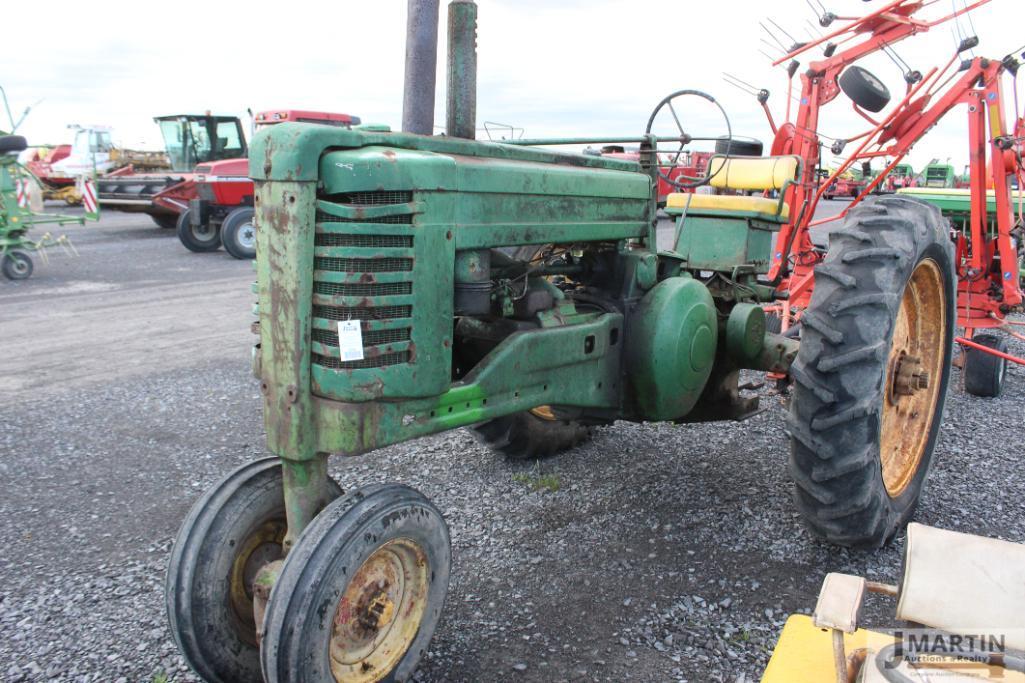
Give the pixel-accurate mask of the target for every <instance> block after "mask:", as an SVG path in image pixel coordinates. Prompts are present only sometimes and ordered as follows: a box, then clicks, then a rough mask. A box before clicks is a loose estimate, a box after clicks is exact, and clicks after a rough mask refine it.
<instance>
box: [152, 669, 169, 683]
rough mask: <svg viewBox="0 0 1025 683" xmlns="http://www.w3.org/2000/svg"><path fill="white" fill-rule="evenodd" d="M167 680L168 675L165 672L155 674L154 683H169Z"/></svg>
mask: <svg viewBox="0 0 1025 683" xmlns="http://www.w3.org/2000/svg"><path fill="white" fill-rule="evenodd" d="M167 680H168V679H167V674H165V673H164V672H163V671H159V672H157V673H155V674H153V683H167Z"/></svg>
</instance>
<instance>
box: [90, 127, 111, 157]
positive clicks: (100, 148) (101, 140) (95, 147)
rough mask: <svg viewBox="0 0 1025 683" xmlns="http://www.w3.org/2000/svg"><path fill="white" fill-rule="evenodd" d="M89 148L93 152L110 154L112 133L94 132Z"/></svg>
mask: <svg viewBox="0 0 1025 683" xmlns="http://www.w3.org/2000/svg"><path fill="white" fill-rule="evenodd" d="M89 147H90V151H91V152H109V151H110V149H111V147H112V145H111V143H110V133H109V132H107V131H105V130H97V131H93V133H92V142H91V144H90V146H89Z"/></svg>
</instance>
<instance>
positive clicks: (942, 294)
mask: <svg viewBox="0 0 1025 683" xmlns="http://www.w3.org/2000/svg"><path fill="white" fill-rule="evenodd" d="M946 303H947V302H946V288H945V286H944V281H943V273H942V270H941V269H940V266H939V265H938V264H937V263H936V262H935V261H933V260H932V259H925V260H923V261H921V262H920V263H919V264H918V265H917V266H916V267H915V270H914V271H913V272H912V274H911V278H910V279H909V280H908V283H907V285H906V286H905V288H904V293H903V295H902V296H901V303H900V308H899V309H898V310H897V316H896V318H895V320H894V322H893V335H892V338H891V342H890V355H889V358H888V359H887V371H886V393H885V396H884V399H883V410H882V428H881V430H880V444H879V445H880V448H879V459H880V465H881V469H882V477H883V484H884V486H885V487H886V492H887V494H888V495H889V496H890V498H898V497H900V496H901V495H902V494H903V493H904V492H905V491H906V490H907V489H908V487H909V486H910V484H911V482H913V481H914V480H915V476H916V475H917V473H918V471H919V467H920V465H921V463H922V460H923V459H924V457H925V454H926V452H927V450H928V447H929V439H930V436H931V435H932V432H933V422H934V420H935V419H936V407H937V405H938V403H939V401H940V398H941V397H940V390H941V388H942V382H941V379H942V377H943V363H944V361H945V358H946V327H947V306H946Z"/></svg>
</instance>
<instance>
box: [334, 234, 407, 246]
mask: <svg viewBox="0 0 1025 683" xmlns="http://www.w3.org/2000/svg"><path fill="white" fill-rule="evenodd" d="M316 244H317V246H318V247H385V248H387V247H398V248H403V247H412V246H413V236H412V235H342V234H339V233H318V234H317V241H316Z"/></svg>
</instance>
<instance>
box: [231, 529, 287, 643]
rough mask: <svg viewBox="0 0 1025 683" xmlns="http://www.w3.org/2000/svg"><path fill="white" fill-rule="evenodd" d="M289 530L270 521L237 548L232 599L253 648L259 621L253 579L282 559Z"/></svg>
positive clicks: (243, 634) (241, 629)
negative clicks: (263, 569)
mask: <svg viewBox="0 0 1025 683" xmlns="http://www.w3.org/2000/svg"><path fill="white" fill-rule="evenodd" d="M287 530H288V526H287V524H286V523H285V520H284V519H271V520H268V521H266V522H264V523H263V524H261V525H260V526H259V527H257V529H256V531H254V532H253V533H251V534H249V536H247V537H246V538H245V539H243V540H242V542H241V543H239V544H238V545H237V551H236V553H235V557H234V559H233V560H232V563H231V574H230V575H229V576H228V590H229V593H228V595H229V599H230V600H231V608H232V612H233V613H234V615H235V618H236V619H237V628H238V633H239V635H240V636H241V637H242V639H243V640H245V641H246V642H248V643H249V644H250V645H256V644H257V643H256V619H255V618H254V616H253V579H255V578H256V574H257V572H259V571H260V568H261V567H262V566H264V565H265V564H268V563H270V562H273V561H274V560H279V559H281V556H282V551H281V544H282V543H283V542H284V540H285V532H286V531H287Z"/></svg>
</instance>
